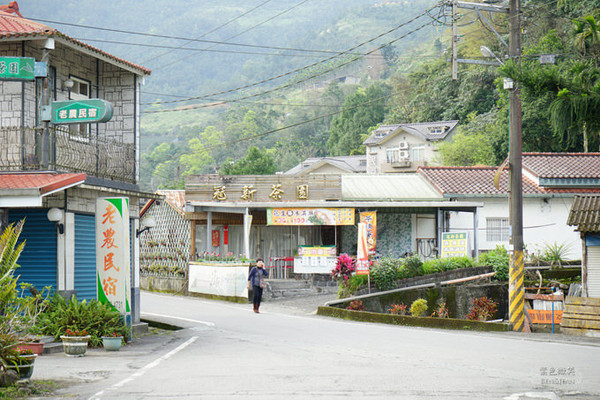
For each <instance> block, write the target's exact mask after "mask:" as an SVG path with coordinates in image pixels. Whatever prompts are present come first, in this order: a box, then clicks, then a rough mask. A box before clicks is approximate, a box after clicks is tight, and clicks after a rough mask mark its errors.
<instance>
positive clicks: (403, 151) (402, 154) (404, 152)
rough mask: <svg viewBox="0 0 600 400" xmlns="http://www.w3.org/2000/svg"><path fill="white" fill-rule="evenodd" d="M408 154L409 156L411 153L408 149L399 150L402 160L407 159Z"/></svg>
mask: <svg viewBox="0 0 600 400" xmlns="http://www.w3.org/2000/svg"><path fill="white" fill-rule="evenodd" d="M408 156H409V153H408V151H406V150H401V151H399V152H398V157H399V158H400V159H401V160H406V159H408Z"/></svg>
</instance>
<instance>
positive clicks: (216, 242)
mask: <svg viewBox="0 0 600 400" xmlns="http://www.w3.org/2000/svg"><path fill="white" fill-rule="evenodd" d="M220 233H221V231H219V230H217V229H213V231H212V245H213V247H219V246H220V245H221V235H220Z"/></svg>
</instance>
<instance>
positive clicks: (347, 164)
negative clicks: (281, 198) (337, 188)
mask: <svg viewBox="0 0 600 400" xmlns="http://www.w3.org/2000/svg"><path fill="white" fill-rule="evenodd" d="M366 161H367V156H366V155H356V156H338V157H311V158H307V159H306V160H304V161H302V162H301V163H300V164H298V165H296V166H295V167H293V168H292V169H290V170H288V171H286V172H284V175H296V174H298V173H300V172H303V171H305V170H307V169H309V168H311V167H312V166H314V165H316V164H317V163H321V162H323V163H328V164H331V165H333V166H335V167H337V168H340V169H342V170H344V171H347V172H359V173H360V172H363V173H364V172H367V162H366Z"/></svg>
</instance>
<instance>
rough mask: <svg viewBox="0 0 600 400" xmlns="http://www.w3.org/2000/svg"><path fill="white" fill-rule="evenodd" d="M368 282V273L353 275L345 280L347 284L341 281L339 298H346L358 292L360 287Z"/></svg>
mask: <svg viewBox="0 0 600 400" xmlns="http://www.w3.org/2000/svg"><path fill="white" fill-rule="evenodd" d="M367 283H368V277H367V275H352V276H351V277H350V278H349V279H348V280H347V281H345V284H341V283H340V285H339V286H338V298H339V299H344V298H346V297H350V296H352V295H354V294H356V292H358V289H359V288H360V287H361V286H364V285H366V284H367Z"/></svg>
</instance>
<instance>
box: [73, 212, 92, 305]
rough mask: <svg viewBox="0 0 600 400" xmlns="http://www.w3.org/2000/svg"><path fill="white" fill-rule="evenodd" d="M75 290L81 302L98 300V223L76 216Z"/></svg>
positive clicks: (90, 216) (89, 218) (86, 217)
mask: <svg viewBox="0 0 600 400" xmlns="http://www.w3.org/2000/svg"><path fill="white" fill-rule="evenodd" d="M75 290H76V291H77V298H78V299H79V300H83V299H87V300H91V299H95V298H96V223H95V217H94V216H93V215H82V214H75Z"/></svg>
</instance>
